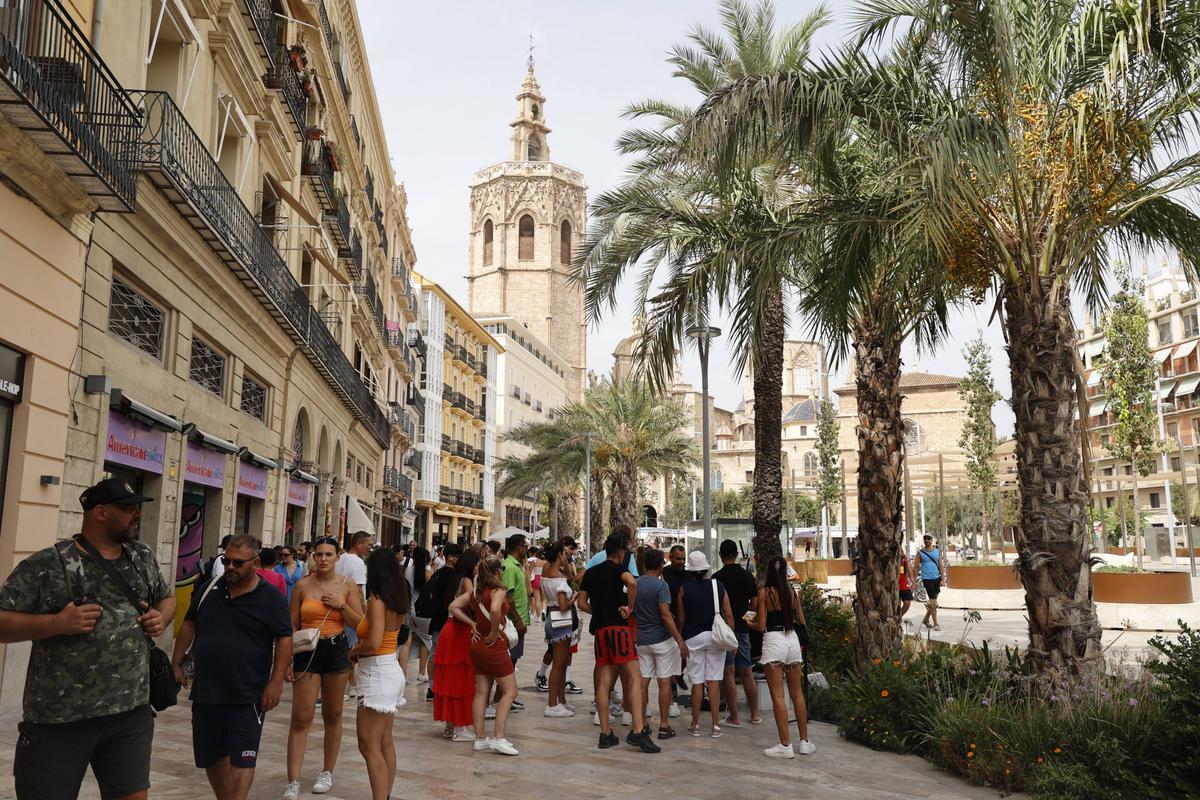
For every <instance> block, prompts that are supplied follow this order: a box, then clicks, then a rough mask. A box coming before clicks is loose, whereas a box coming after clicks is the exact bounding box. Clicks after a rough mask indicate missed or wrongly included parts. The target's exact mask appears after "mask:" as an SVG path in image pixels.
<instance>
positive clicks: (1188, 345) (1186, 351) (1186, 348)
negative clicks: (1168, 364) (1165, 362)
mask: <svg viewBox="0 0 1200 800" xmlns="http://www.w3.org/2000/svg"><path fill="white" fill-rule="evenodd" d="M1195 349H1196V340H1195V339H1192V340H1191V341H1190V342H1184V343H1183V344H1181V345H1179V347H1176V348H1175V355H1173V356H1171V358H1187V357H1188V356H1190V355H1191V354H1192V351H1193V350H1195Z"/></svg>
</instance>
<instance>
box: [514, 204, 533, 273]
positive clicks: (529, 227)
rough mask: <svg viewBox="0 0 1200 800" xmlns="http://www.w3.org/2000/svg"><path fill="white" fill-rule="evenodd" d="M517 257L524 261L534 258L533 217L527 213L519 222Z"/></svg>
mask: <svg viewBox="0 0 1200 800" xmlns="http://www.w3.org/2000/svg"><path fill="white" fill-rule="evenodd" d="M517 236H518V239H517V242H518V245H517V258H519V259H521V260H522V261H532V260H533V217H531V216H529V215H528V214H526V215H525V216H523V217H521V221H520V222H519V223H517Z"/></svg>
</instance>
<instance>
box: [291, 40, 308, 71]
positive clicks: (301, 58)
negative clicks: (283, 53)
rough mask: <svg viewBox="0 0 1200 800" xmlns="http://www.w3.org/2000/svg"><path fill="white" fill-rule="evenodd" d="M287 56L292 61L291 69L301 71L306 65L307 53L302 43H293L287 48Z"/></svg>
mask: <svg viewBox="0 0 1200 800" xmlns="http://www.w3.org/2000/svg"><path fill="white" fill-rule="evenodd" d="M288 58H289V59H290V60H291V62H292V69H294V70H296V72H303V71H304V70H305V69H306V68H307V67H308V54H307V53H306V52H305V50H304V45H302V44H294V45H292V46H291V47H290V48H288Z"/></svg>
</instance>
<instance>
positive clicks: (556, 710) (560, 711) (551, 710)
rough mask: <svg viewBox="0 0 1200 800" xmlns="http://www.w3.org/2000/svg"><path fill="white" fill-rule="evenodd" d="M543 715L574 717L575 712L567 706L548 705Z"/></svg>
mask: <svg viewBox="0 0 1200 800" xmlns="http://www.w3.org/2000/svg"><path fill="white" fill-rule="evenodd" d="M542 716H543V717H573V716H575V712H574V711H572V710H571V709H569V708H567V707H566V706H546V710H545V711H543V712H542Z"/></svg>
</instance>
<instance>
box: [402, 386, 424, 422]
mask: <svg viewBox="0 0 1200 800" xmlns="http://www.w3.org/2000/svg"><path fill="white" fill-rule="evenodd" d="M404 401H405V402H406V403H407V404H408V405H410V406H412V407H413V408H415V409H417V413H418V414H420V415H421V416H422V417H424V416H425V397H424V395H422V394H421V390H420V389H418V388H417V385H416V384H415V383H410V384H409V385H408V392H407V394H406V395H405V398H404Z"/></svg>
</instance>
